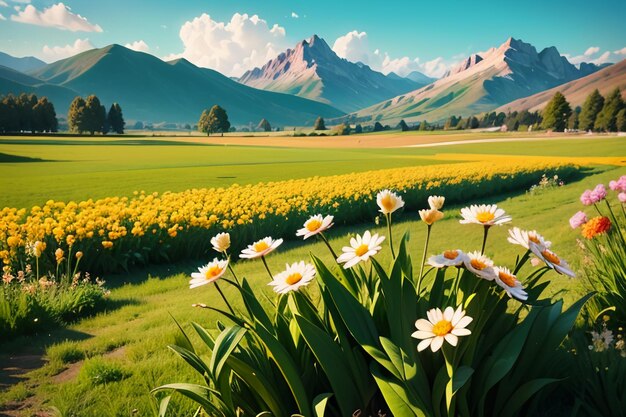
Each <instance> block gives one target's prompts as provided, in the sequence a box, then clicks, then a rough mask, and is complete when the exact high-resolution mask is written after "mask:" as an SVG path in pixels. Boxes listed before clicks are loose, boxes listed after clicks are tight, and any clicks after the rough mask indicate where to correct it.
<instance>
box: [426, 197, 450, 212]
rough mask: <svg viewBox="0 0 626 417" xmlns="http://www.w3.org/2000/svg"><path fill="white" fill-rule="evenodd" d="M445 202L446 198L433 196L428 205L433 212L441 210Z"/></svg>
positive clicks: (429, 198)
mask: <svg viewBox="0 0 626 417" xmlns="http://www.w3.org/2000/svg"><path fill="white" fill-rule="evenodd" d="M445 201H446V198H445V197H443V196H439V195H431V196H430V197H428V205H429V206H430V208H431V209H433V210H441V209H442V208H443V203H444V202H445Z"/></svg>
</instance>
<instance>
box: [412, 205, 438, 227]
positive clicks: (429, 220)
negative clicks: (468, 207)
mask: <svg viewBox="0 0 626 417" xmlns="http://www.w3.org/2000/svg"><path fill="white" fill-rule="evenodd" d="M418 213H419V215H420V218H421V219H422V221H423V222H424V223H426V224H427V225H429V226H430V225H432V224H433V223H435V222H438V221H439V220H441V219H443V216H444V214H443V212H441V211H439V210H437V209H433V208H431V209H424V210H419V211H418Z"/></svg>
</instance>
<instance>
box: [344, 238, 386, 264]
mask: <svg viewBox="0 0 626 417" xmlns="http://www.w3.org/2000/svg"><path fill="white" fill-rule="evenodd" d="M383 240H385V236H380V237H379V236H378V233H376V234H374V235H372V234H371V233H370V231H369V230H367V231H366V232H365V233H363V237H361V235H356V238H354V237H353V238H351V239H350V246H344V247H343V249H342V251H343V253H342V254H341V255H340V256H339V258H337V262H339V263H345V265H344V266H343V267H344V269H348V268H352V267H353V266H354V265H356V264H358V263H359V262H361V261H367V260H368V259H369V258H370V256H374V255H376V254H377V253H378V251H380V249H381V246H380V244H381V243H383Z"/></svg>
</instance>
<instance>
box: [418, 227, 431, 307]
mask: <svg viewBox="0 0 626 417" xmlns="http://www.w3.org/2000/svg"><path fill="white" fill-rule="evenodd" d="M431 227H432V224H429V225H428V229H427V231H426V242H425V243H424V254H423V255H422V263H421V264H420V274H419V277H418V278H417V295H419V293H420V286H421V285H422V278H423V277H424V275H423V274H424V264H425V263H426V253H427V252H428V241H429V240H430V228H431Z"/></svg>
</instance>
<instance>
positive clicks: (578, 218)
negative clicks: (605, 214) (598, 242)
mask: <svg viewBox="0 0 626 417" xmlns="http://www.w3.org/2000/svg"><path fill="white" fill-rule="evenodd" d="M585 223H587V215H586V214H585V213H583V212H582V211H579V212H578V213H576V214H574V215H573V216H572V218H571V219H569V225H570V226H572V229H577V228H579V227H580V226H582V225H583V224H585Z"/></svg>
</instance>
